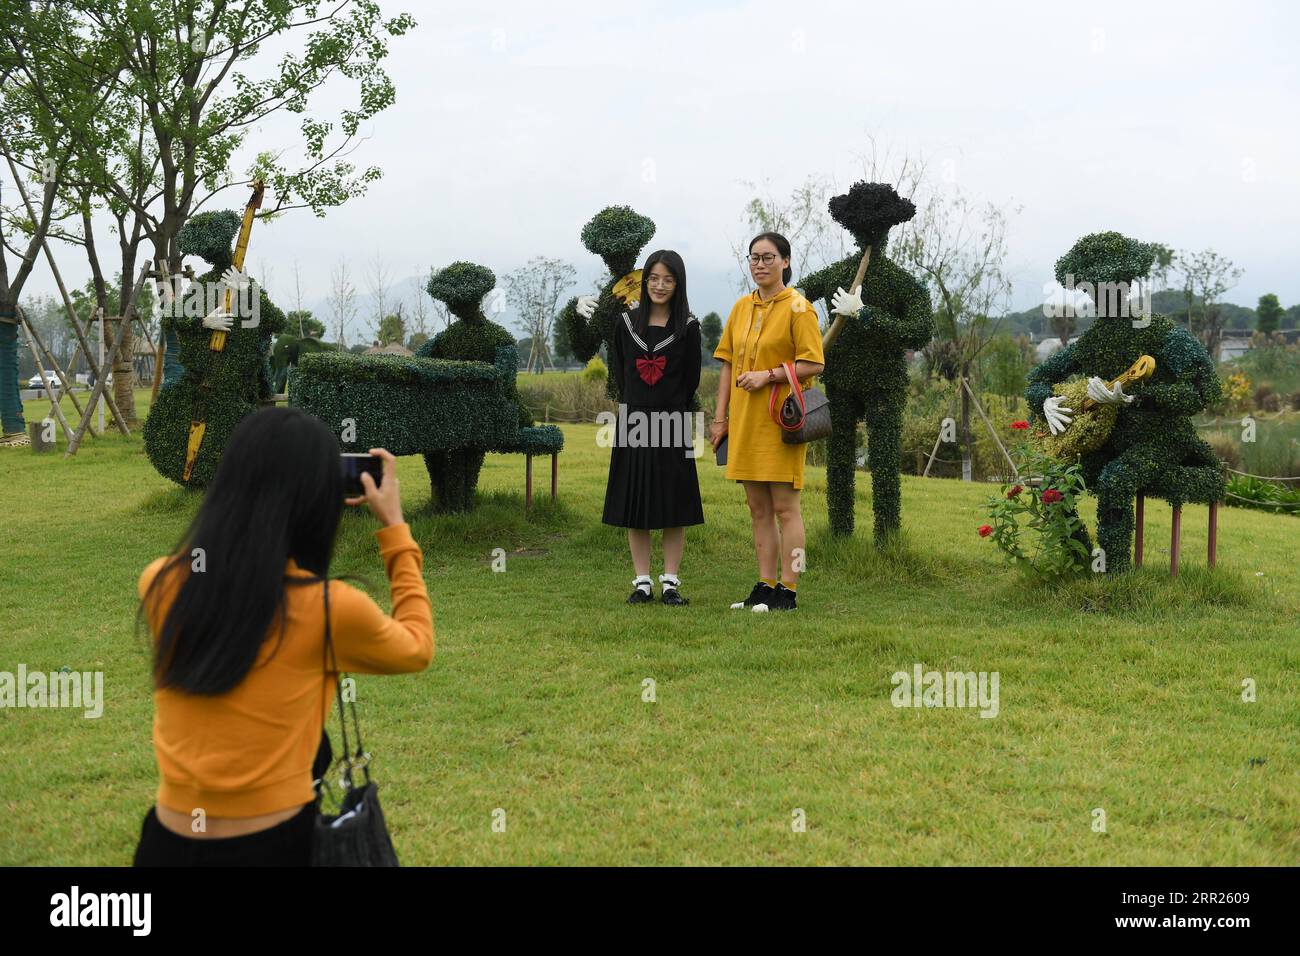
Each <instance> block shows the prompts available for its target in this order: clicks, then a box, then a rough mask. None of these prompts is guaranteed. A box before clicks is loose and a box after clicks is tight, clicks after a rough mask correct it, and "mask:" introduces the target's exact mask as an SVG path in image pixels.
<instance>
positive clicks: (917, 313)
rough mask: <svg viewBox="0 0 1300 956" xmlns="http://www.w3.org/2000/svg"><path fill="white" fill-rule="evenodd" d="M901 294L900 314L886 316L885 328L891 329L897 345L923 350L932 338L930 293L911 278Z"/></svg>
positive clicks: (932, 314)
mask: <svg viewBox="0 0 1300 956" xmlns="http://www.w3.org/2000/svg"><path fill="white" fill-rule="evenodd" d="M906 279H907V282H906V284H905V286H904V290H903V293H902V300H903V302H902V304H903V308H902V312H901V314H899V315H897V316H894V315H891V316H888V319H889V321H887V322H886V326H887V327H890V328H891V331H892V333H893V335H894V337H895V338H896V339H897V340H898V344H899V345H901V346H902V347H903V348H905V349H923V348H925V347H926V346H927V345H929V344H930V339H932V338H934V309H933V308H932V306H931V302H930V292H929V290H928V289H926V288H925V286H923V285H921V283H919V282H917V281H916V280H915V279H913V278H912V277H911V276H907V277H906Z"/></svg>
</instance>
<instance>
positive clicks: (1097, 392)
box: [1088, 375, 1137, 405]
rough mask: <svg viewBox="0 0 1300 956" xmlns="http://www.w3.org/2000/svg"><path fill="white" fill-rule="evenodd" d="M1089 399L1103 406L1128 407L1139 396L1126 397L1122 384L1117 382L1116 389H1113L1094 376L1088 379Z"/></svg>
mask: <svg viewBox="0 0 1300 956" xmlns="http://www.w3.org/2000/svg"><path fill="white" fill-rule="evenodd" d="M1088 397H1089V398H1091V399H1092V400H1093V401H1094V402H1097V403H1099V404H1102V405H1127V404H1128V403H1129V402H1131V401H1133V399H1134V398H1136V397H1137V396H1135V395H1125V394H1124V386H1123V384H1122V383H1120V382H1116V383H1115V387H1114V388H1111V387H1110V386H1109V385H1107V384H1106V383H1105V382H1104V381H1103V380H1102V379H1100V378H1098V377H1097V376H1096V375H1094V376H1093V377H1092V378H1090V379H1088Z"/></svg>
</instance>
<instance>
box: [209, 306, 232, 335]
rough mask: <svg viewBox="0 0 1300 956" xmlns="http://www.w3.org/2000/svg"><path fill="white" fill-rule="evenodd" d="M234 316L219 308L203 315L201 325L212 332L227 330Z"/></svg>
mask: <svg viewBox="0 0 1300 956" xmlns="http://www.w3.org/2000/svg"><path fill="white" fill-rule="evenodd" d="M234 319H235V317H234V316H233V315H231V314H230V313H229V312H223V311H222V310H221V309H217V310H216V311H214V312H212V313H210V314H208V315H205V316H204V317H203V327H204V328H205V329H212V331H214V332H229V331H230V325H231V323H232V322H233V321H234Z"/></svg>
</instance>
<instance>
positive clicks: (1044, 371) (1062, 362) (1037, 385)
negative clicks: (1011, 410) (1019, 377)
mask: <svg viewBox="0 0 1300 956" xmlns="http://www.w3.org/2000/svg"><path fill="white" fill-rule="evenodd" d="M1075 355H1076V352H1075V349H1074V346H1073V345H1067V346H1066V347H1065V348H1063V349H1061V350H1060V351H1059V352H1056V353H1055V354H1053V355H1052V356H1051V357H1049V358H1048V359H1047V361H1045V362H1042V363H1040V364H1039V365H1037V366H1036V367H1035V368H1033V369H1032V370H1031V371H1030V373H1029V384H1028V385H1027V386H1026V388H1025V401H1026V402H1028V403H1029V410H1030V412H1032V413H1033V414H1034V415H1036V416H1038V417H1040V418H1041V417H1042V414H1043V402H1045V401H1046V400H1047V399H1048V398H1050V397H1051V394H1052V386H1053V385H1056V384H1057V383H1059V382H1064V381H1065V380H1066V379H1067V378H1069V377H1070V376H1071V375H1073V374H1074V373H1075V371H1076V369H1075V365H1074V359H1075Z"/></svg>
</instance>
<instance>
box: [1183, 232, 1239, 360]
mask: <svg viewBox="0 0 1300 956" xmlns="http://www.w3.org/2000/svg"><path fill="white" fill-rule="evenodd" d="M1174 268H1175V269H1176V270H1177V271H1178V272H1179V274H1180V275H1181V276H1182V279H1183V297H1184V298H1185V299H1186V300H1187V323H1188V326H1189V327H1190V328H1191V331H1192V332H1193V333H1194V334H1195V335H1196V336H1197V338H1199V339H1200V340H1201V342H1202V344H1204V346H1205V349H1206V351H1208V352H1209V353H1210V357H1211V358H1212V359H1214V361H1216V362H1217V361H1218V360H1219V343H1220V340H1221V339H1222V337H1223V309H1222V303H1221V302H1220V297H1221V296H1222V295H1223V293H1225V292H1227V291H1228V290H1229V289H1231V288H1232V287H1233V286H1235V285H1236V284H1237V280H1238V279H1240V278H1241V276H1242V274H1243V270H1242V269H1240V268H1238V267H1237V266H1235V265H1233V263H1232V260H1231V259H1228V258H1226V257H1225V256H1221V255H1219V254H1218V253H1217V252H1215V251H1214V250H1213V249H1203V250H1201V251H1200V252H1187V251H1180V252H1179V253H1178V254H1177V255H1176V257H1175V260H1174ZM1197 298H1199V299H1200V300H1201V302H1200V306H1201V309H1200V314H1199V315H1198V314H1197V311H1196V308H1195V305H1196V299H1197Z"/></svg>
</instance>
